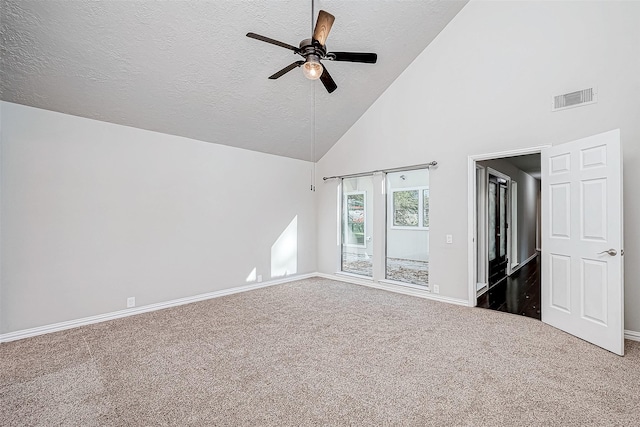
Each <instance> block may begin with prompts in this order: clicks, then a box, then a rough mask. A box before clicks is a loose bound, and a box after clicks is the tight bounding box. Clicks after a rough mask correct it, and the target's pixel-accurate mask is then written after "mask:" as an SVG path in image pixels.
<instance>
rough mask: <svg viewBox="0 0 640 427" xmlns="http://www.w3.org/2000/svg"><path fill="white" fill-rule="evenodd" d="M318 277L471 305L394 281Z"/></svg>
mask: <svg viewBox="0 0 640 427" xmlns="http://www.w3.org/2000/svg"><path fill="white" fill-rule="evenodd" d="M316 275H317V276H318V277H322V278H325V279H331V280H337V281H340V282H346V283H353V284H354V285H361V286H367V287H369V288H376V289H382V290H385V291H390V292H395V293H398V294H404V295H411V296H414V297H419V298H426V299H431V300H435V301H441V302H447V303H449V304H456V305H464V306H465V307H467V306H469V302H468V301H467V300H465V299H458V298H450V297H445V296H441V295H438V294H433V293H431V292H429V291H427V290H423V289H416V288H411V287H408V286H403V285H394V284H392V283H381V282H375V281H373V280H371V279H368V280H367V279H359V278H356V277H353V276H351V275H349V276H347V275H345V274H327V273H316Z"/></svg>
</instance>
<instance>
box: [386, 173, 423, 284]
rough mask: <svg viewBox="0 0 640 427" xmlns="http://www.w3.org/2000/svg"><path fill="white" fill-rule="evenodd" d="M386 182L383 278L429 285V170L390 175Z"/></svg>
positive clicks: (387, 176)
mask: <svg viewBox="0 0 640 427" xmlns="http://www.w3.org/2000/svg"><path fill="white" fill-rule="evenodd" d="M386 182H387V225H386V231H387V238H386V245H387V247H386V265H385V278H386V279H388V280H394V281H398V282H403V283H409V284H413V285H423V286H426V285H427V284H428V283H429V170H428V169H418V170H413V171H403V172H393V173H388V174H387V175H386Z"/></svg>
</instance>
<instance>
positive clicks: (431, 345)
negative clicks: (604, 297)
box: [0, 279, 640, 426]
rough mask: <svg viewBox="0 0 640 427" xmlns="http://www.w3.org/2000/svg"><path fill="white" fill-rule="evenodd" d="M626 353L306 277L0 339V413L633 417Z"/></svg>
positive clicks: (477, 421) (294, 421)
mask: <svg viewBox="0 0 640 427" xmlns="http://www.w3.org/2000/svg"><path fill="white" fill-rule="evenodd" d="M626 352H627V355H626V356H625V357H624V358H622V357H618V356H616V355H614V354H612V353H609V352H606V351H604V350H601V349H599V348H597V347H595V346H592V345H590V344H587V343H586V342H583V341H581V340H579V339H577V338H574V337H571V336H569V335H567V334H564V333H562V332H560V331H558V330H555V329H554V328H551V327H549V326H547V325H544V324H543V323H541V322H539V321H536V320H532V319H527V318H523V317H518V316H515V315H510V314H506V313H500V312H494V311H489V310H484V309H471V308H466V307H459V306H453V305H449V304H444V303H438V302H433V301H429V300H424V299H419V298H413V297H409V296H403V295H397V294H393V293H389V292H384V291H379V290H375V289H369V288H364V287H359V286H356V285H350V284H345V283H340V282H335V281H330V280H325V279H309V280H303V281H299V282H294V283H290V284H286V285H280V286H273V287H270V288H264V289H260V290H256V291H252V292H247V293H242V294H236V295H231V296H227V297H223V298H217V299H212V300H208V301H204V302H199V303H195V304H190V305H185V306H181V307H176V308H172V309H167V310H162V311H156V312H153V313H147V314H142V315H138V316H133V317H129V318H126V319H120V320H115V321H110V322H106V323H101V324H97V325H91V326H86V327H82V328H77V329H73V330H69V331H64V332H59V333H54V334H49V335H43V336H40V337H35V338H30V339H25V340H21V341H16V342H11V343H5V344H2V345H0V361H1V365H0V366H1V369H2V371H1V375H0V398H1V404H0V410H1V412H0V425H2V426H35V425H38V426H53V425H55V426H97V425H102V426H138V425H139V426H161V425H172V426H180V425H201V426H212V425H216V426H218V425H219V426H224V425H229V426H237V425H251V426H259V425H274V426H280V425H447V426H452V425H460V426H462V425H464V426H481V425H489V426H521V425H544V426H551V425H558V426H568V425H580V426H585V425H594V426H595V425H597V426H616V425H620V426H635V425H639V420H640V343H639V342H631V341H627V342H626Z"/></svg>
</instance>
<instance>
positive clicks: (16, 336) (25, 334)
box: [0, 273, 317, 343]
mask: <svg viewBox="0 0 640 427" xmlns="http://www.w3.org/2000/svg"><path fill="white" fill-rule="evenodd" d="M316 276H317V274H316V273H309V274H301V275H297V276H289V277H284V278H282V279H276V280H269V281H266V282H261V283H252V284H250V285H244V286H237V287H234V288H229V289H222V290H219V291H213V292H207V293H206V294H200V295H194V296H191V297H185V298H178V299H174V300H171V301H164V302H159V303H156V304H149V305H144V306H141V307H135V308H128V309H125V310H119V311H114V312H111V313H105V314H99V315H97V316H90V317H83V318H81V319H74V320H69V321H66V322H60V323H53V324H51V325H44V326H38V327H36V328H30V329H23V330H20V331H15V332H9V333H6V334H2V335H0V343H3V342H9V341H16V340H21V339H23V338H29V337H35V336H36V335H43V334H48V333H51V332H58V331H64V330H65V329H72V328H77V327H79V326H85V325H91V324H94V323H100V322H106V321H107V320H113V319H119V318H121V317H128V316H134V315H136V314H142V313H147V312H149V311H156V310H162V309H164V308H169V307H176V306H179V305H183V304H189V303H192V302H197V301H204V300H207V299H211V298H218V297H223V296H225V295H232V294H237V293H239V292H247V291H252V290H254V289H259V288H265V287H267V286H274V285H280V284H283V283H288V282H294V281H296V280H302V279H308V278H310V277H316Z"/></svg>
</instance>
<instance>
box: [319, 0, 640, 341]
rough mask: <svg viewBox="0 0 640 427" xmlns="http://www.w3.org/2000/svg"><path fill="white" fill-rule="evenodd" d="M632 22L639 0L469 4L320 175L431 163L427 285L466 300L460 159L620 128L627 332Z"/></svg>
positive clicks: (638, 64) (331, 205)
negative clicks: (569, 105)
mask: <svg viewBox="0 0 640 427" xmlns="http://www.w3.org/2000/svg"><path fill="white" fill-rule="evenodd" d="M638 22H640V2H612V1H601V2H542V1H536V2H523V1H512V2H484V1H471V2H470V3H469V4H468V5H467V6H466V7H465V8H464V9H463V10H462V11H461V12H460V13H459V14H458V15H457V16H456V17H455V18H454V19H453V21H452V22H451V23H450V24H449V25H448V26H447V27H446V28H445V29H444V30H443V31H442V33H440V35H439V36H438V37H437V38H436V39H435V40H434V41H433V42H432V43H431V44H430V45H429V46H428V47H427V49H425V51H424V52H423V53H422V54H420V55H419V56H418V58H416V60H415V61H414V63H413V64H412V65H410V66H409V67H408V68H407V69H406V70H405V72H404V73H403V74H402V75H401V76H400V77H399V78H398V79H397V80H396V81H395V82H394V83H393V84H392V85H391V86H390V87H389V89H388V90H387V91H386V92H385V93H384V94H383V95H382V96H381V97H380V98H379V99H378V100H377V101H376V102H375V103H374V104H373V105H372V106H371V107H370V108H369V110H368V111H367V112H366V113H365V114H364V115H363V116H362V117H361V118H360V120H359V121H358V122H356V123H355V124H354V126H353V127H352V128H351V129H350V130H349V131H348V132H347V133H346V134H345V135H344V136H343V137H342V138H341V139H340V141H339V142H338V143H337V144H336V145H335V146H334V147H333V148H332V149H331V150H330V151H329V153H327V154H326V155H325V156H324V157H323V158H322V159H321V161H320V162H319V164H318V177H322V176H331V175H340V174H346V173H356V172H360V171H367V170H375V169H384V168H391V167H400V166H405V165H413V164H416V163H425V162H429V161H431V160H436V161H438V166H437V167H436V168H431V169H430V195H431V229H430V247H429V250H430V283H431V284H438V285H440V294H441V295H444V296H449V297H454V298H460V299H465V300H466V299H467V298H468V274H467V244H468V243H467V235H468V234H467V212H468V207H467V162H468V156H469V155H475V154H485V153H494V152H499V151H503V150H511V149H516V148H527V147H534V146H540V145H545V144H560V143H563V142H567V141H572V140H575V139H578V138H582V137H586V136H589V135H593V134H597V133H601V132H604V131H607V130H611V129H616V128H620V129H621V135H622V145H623V151H624V179H625V181H626V183H627V186H626V191H625V194H624V204H625V207H624V214H625V218H626V222H625V245H626V247H625V252H626V254H627V255H626V256H627V262H626V273H625V281H626V285H625V294H626V295H625V298H626V304H625V306H626V313H625V319H626V321H625V328H626V329H629V330H635V331H640V310H638V309H637V307H638V305H639V304H640V287H639V286H637V277H640V262H638V252H639V251H640V242H639V241H638V238H637V236H640V223H639V222H638V221H637V218H640V193H639V192H638V191H637V190H636V189H635V188H634V185H633V183H636V182H640V120H638V117H640V103H639V102H638V100H640V79H639V78H638V76H640V55H639V54H638V53H639V52H640V25H638ZM381 60H382V58H381ZM590 85H596V86H597V87H598V103H597V104H595V105H590V106H585V107H580V108H574V109H569V110H565V111H561V112H551V111H550V100H551V96H552V95H554V94H560V93H566V92H570V91H573V90H578V89H582V88H585V87H589V86H590ZM335 185H336V184H335V182H334V181H327V182H325V183H323V182H321V181H319V182H318V185H317V188H318V190H319V194H318V203H319V207H318V215H319V217H318V218H319V222H318V239H319V242H318V267H319V270H320V271H322V272H327V273H330V272H332V271H333V270H332V263H333V262H332V260H333V257H334V255H333V254H334V252H335V250H336V248H335V241H334V240H332V239H331V238H330V236H333V235H335V232H334V230H335V228H336V226H337V225H336V215H335V209H336V206H335V196H334V194H335ZM446 234H452V235H453V243H452V244H446V242H445V235H446Z"/></svg>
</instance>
